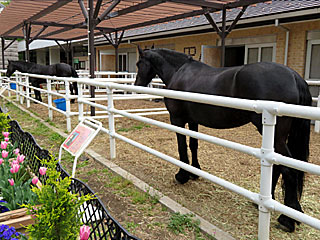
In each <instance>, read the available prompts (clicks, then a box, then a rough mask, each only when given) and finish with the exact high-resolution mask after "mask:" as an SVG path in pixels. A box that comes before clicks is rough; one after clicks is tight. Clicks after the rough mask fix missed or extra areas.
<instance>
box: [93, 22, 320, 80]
mask: <svg viewBox="0 0 320 240" xmlns="http://www.w3.org/2000/svg"><path fill="white" fill-rule="evenodd" d="M283 26H285V27H286V28H288V29H289V30H290V37H289V50H288V60H287V63H288V66H289V67H291V68H293V69H294V70H296V71H297V72H298V73H299V74H300V75H302V76H304V72H305V62H306V48H307V32H308V31H311V30H320V20H317V21H308V22H304V23H291V24H285V25H283ZM270 35H272V36H276V62H278V63H281V64H283V63H284V56H285V40H286V32H285V30H284V29H282V28H279V27H276V26H265V27H254V28H250V30H249V31H248V29H240V30H237V29H235V30H233V31H232V32H231V33H230V34H229V35H228V37H227V38H228V39H233V38H234V39H239V38H252V39H254V38H255V37H261V36H270ZM218 40H219V37H218V35H217V34H216V33H214V32H213V33H205V34H197V35H190V36H181V37H173V38H165V39H159V40H149V41H141V42H135V44H139V45H140V46H141V47H142V48H144V47H145V46H148V47H150V46H151V45H152V44H155V46H156V47H157V46H162V45H173V46H174V49H175V50H176V51H179V52H183V51H184V48H185V47H195V48H196V54H195V56H194V57H193V58H194V59H196V60H199V58H200V53H201V45H210V46H217V43H218ZM120 48H132V45H131V44H121V45H120ZM104 49H113V48H112V47H111V46H101V47H97V61H98V58H99V54H98V51H99V50H104ZM212 52H215V53H216V51H212ZM212 57H213V58H215V59H212V60H211V62H215V63H216V62H218V61H219V60H218V59H219V58H220V56H219V54H216V56H212Z"/></svg>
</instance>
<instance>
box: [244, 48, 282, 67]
mask: <svg viewBox="0 0 320 240" xmlns="http://www.w3.org/2000/svg"><path fill="white" fill-rule="evenodd" d="M275 51H276V44H275V43H265V44H254V45H246V47H245V54H244V63H245V64H250V63H256V62H275V56H276V54H275Z"/></svg>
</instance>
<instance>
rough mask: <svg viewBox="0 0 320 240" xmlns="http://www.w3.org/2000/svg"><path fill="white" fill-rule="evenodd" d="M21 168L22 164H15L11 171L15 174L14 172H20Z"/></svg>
mask: <svg viewBox="0 0 320 240" xmlns="http://www.w3.org/2000/svg"><path fill="white" fill-rule="evenodd" d="M19 169H20V165H19V164H13V165H12V167H11V169H10V172H11V173H12V174H13V173H16V172H18V171H19Z"/></svg>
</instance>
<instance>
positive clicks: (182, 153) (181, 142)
mask: <svg viewBox="0 0 320 240" xmlns="http://www.w3.org/2000/svg"><path fill="white" fill-rule="evenodd" d="M171 123H172V124H173V125H175V126H178V127H182V128H184V127H185V124H186V123H185V122H184V121H183V120H181V119H175V118H172V117H171ZM176 135H177V141H178V152H179V157H180V161H182V162H184V163H186V164H189V159H188V152H187V150H188V149H187V139H186V136H185V135H182V134H179V133H177V134H176ZM189 178H190V173H189V172H188V171H186V170H184V169H183V168H180V170H179V172H178V173H177V174H176V175H175V179H176V180H177V182H178V183H181V184H184V183H186V182H188V181H189Z"/></svg>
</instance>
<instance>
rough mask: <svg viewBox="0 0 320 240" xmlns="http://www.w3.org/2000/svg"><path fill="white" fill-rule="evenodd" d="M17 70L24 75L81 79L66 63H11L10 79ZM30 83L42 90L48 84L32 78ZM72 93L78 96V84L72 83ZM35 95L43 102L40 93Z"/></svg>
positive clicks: (35, 92) (7, 74)
mask: <svg viewBox="0 0 320 240" xmlns="http://www.w3.org/2000/svg"><path fill="white" fill-rule="evenodd" d="M16 70H17V71H19V72H22V73H33V74H41V75H49V76H57V77H75V78H78V77H79V76H78V74H77V72H76V71H75V70H74V68H73V67H71V66H70V65H68V64H65V63H57V64H53V65H40V64H36V63H32V62H24V61H9V64H8V67H7V72H6V76H7V77H10V76H11V75H12V74H13V73H14V72H15V71H16ZM29 82H30V84H31V86H33V87H36V88H40V84H42V83H46V82H47V80H46V79H42V78H33V77H30V78H29ZM70 91H71V94H76V95H78V85H77V83H76V82H72V84H71V83H70ZM74 91H75V93H74ZM34 95H35V99H36V100H38V101H40V102H42V99H41V94H40V91H38V90H34ZM74 101H75V100H74V99H72V100H71V103H74Z"/></svg>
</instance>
